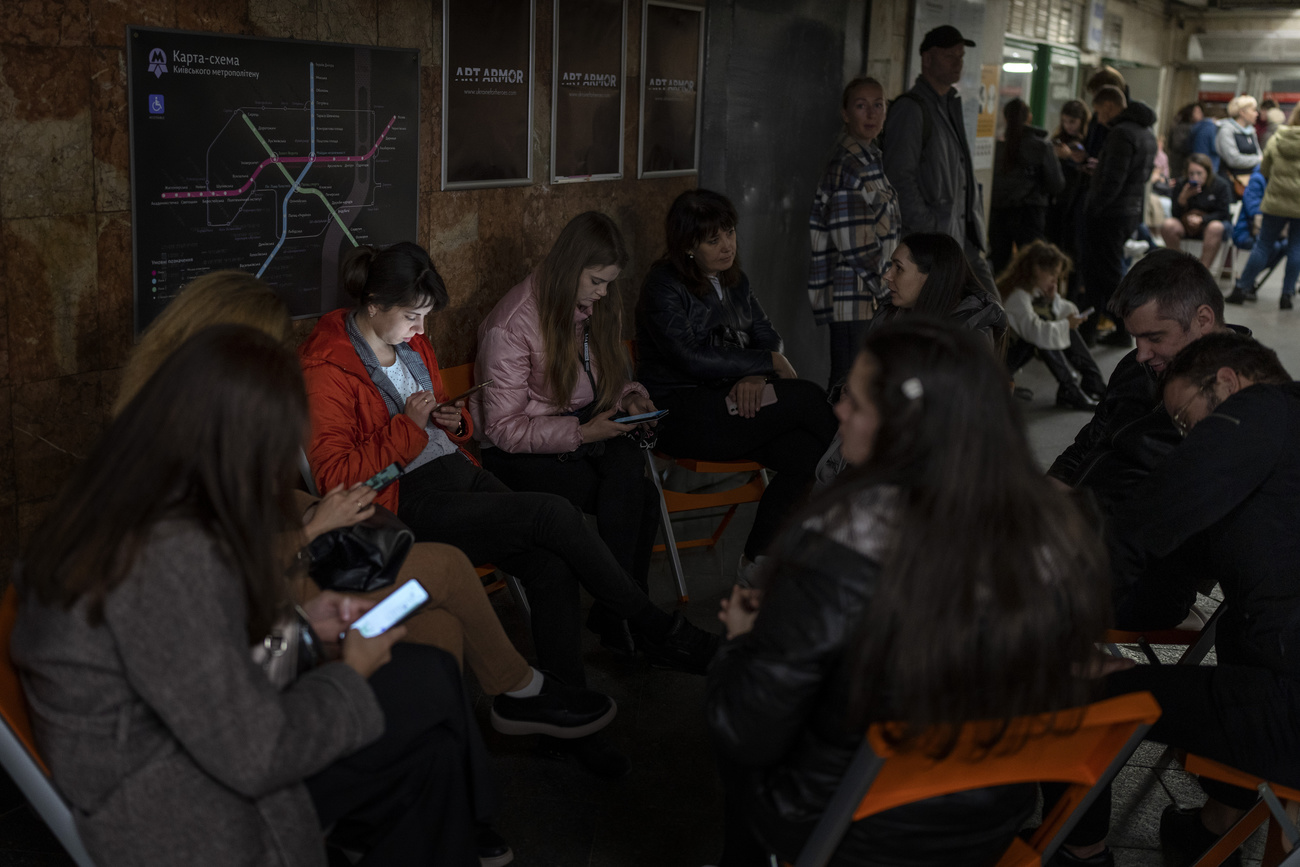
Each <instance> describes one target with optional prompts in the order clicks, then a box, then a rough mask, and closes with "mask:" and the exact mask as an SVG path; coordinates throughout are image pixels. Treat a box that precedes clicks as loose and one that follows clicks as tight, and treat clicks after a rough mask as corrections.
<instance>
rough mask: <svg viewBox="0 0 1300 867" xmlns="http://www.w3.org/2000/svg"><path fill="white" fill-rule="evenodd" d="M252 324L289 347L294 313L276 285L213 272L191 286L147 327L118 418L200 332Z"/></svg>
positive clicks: (128, 372)
mask: <svg viewBox="0 0 1300 867" xmlns="http://www.w3.org/2000/svg"><path fill="white" fill-rule="evenodd" d="M210 325H248V326H251V327H253V328H256V329H258V330H259V331H263V332H265V333H266V334H268V335H269V336H270V337H271V338H272V339H273V340H275V341H277V342H279V343H286V342H288V340H289V334H290V332H291V331H292V330H293V324H292V322H291V321H290V320H289V309H288V308H287V307H285V305H284V302H283V301H281V300H280V298H279V296H277V295H276V294H275V292H274V291H272V290H271V287H270V286H268V285H266V284H265V283H263V282H262V281H261V280H259V279H257V278H256V277H254V276H253V275H252V274H249V273H247V272H245V271H234V270H226V271H210V272H208V273H207V274H204V275H203V276H201V277H196V278H194V279H193V280H191V281H190V282H189V283H188V284H186V286H185V288H184V289H182V290H181V293H180V295H178V296H176V299H175V300H174V301H172V302H171V303H170V304H168V305H167V308H166V309H165V310H163V312H162V313H161V314H160V315H159V316H158V318H157V319H155V320H154V321H153V322H152V323H151V324H150V325H149V327H148V328H146V329H145V332H144V336H143V337H141V338H140V343H139V345H138V346H136V348H135V349H134V350H132V352H131V357H130V359H128V360H127V362H126V369H125V370H124V371H123V372H122V387H121V389H120V390H119V391H118V394H117V401H116V402H115V403H114V404H113V414H114V415H117V414H118V413H120V412H121V411H122V408H123V407H125V406H126V405H127V404H128V403H130V402H131V398H133V397H135V394H136V392H137V391H139V390H140V387H141V386H143V385H144V384H145V382H147V381H148V379H149V377H151V376H153V374H154V371H156V370H157V369H158V366H159V365H161V364H162V363H163V359H165V358H167V356H169V355H171V354H172V353H173V352H175V351H176V347H178V346H180V345H181V344H182V343H184V342H185V341H186V339H187V338H189V337H190V336H191V335H193V334H194V333H195V332H196V331H198V330H199V329H200V328H207V327H208V326H210Z"/></svg>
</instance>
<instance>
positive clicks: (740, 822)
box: [706, 317, 1109, 867]
mask: <svg viewBox="0 0 1300 867" xmlns="http://www.w3.org/2000/svg"><path fill="white" fill-rule="evenodd" d="M835 412H836V415H837V416H838V417H839V421H840V434H841V437H842V439H843V442H844V454H845V457H846V458H847V459H848V460H849V462H850V463H851V464H852V465H853V467H852V469H851V470H850V471H848V472H846V473H845V474H844V475H843V476H841V477H840V479H839V480H838V482H837V483H836V485H835V486H834V487H833V488H832V489H831V490H829V491H827V492H826V493H824V494H823V495H821V496H820V497H819V498H818V499H817V500H815V501H814V502H813V503H811V504H810V506H809V508H808V510H807V511H806V512H805V513H804V514H803V515H802V516H801V517H800V519H799V520H798V522H797V524H796V525H795V526H793V527H792V528H791V529H790V531H789V532H788V533H787V534H786V535H784V536H783V537H782V540H781V543H780V544H779V545H778V546H776V547H775V549H774V551H773V558H772V566H771V569H770V572H769V573H768V575H767V580H766V584H765V587H764V588H763V589H762V590H761V591H760V590H747V589H744V588H740V587H737V588H734V589H733V591H732V594H731V597H730V599H728V600H724V602H723V605H722V612H721V613H720V614H719V618H720V619H721V620H722V621H723V622H724V623H725V624H726V625H727V637H728V641H727V643H726V644H725V645H724V646H723V647H722V648H721V649H720V650H719V651H718V656H717V659H716V660H715V661H714V665H713V668H712V670H711V671H710V672H709V681H708V694H707V699H706V709H707V713H708V721H709V726H710V729H711V731H712V734H713V740H714V743H715V745H716V748H717V752H718V755H719V763H720V767H721V773H722V780H723V791H724V797H725V799H726V807H725V813H724V816H725V822H726V825H725V830H726V838H725V846H726V848H725V850H724V855H723V858H722V860H721V861H720V862H719V863H720V864H721V865H723V867H752V865H765V864H767V863H768V855H769V853H775V854H776V856H777V857H778V858H779V859H781V860H784V861H787V862H792V861H794V860H795V857H796V855H797V853H798V852H799V850H800V848H801V847H802V845H803V844H804V842H805V840H806V839H807V837H808V835H809V833H810V832H811V831H812V829H813V827H814V825H815V823H816V822H817V820H818V818H819V817H820V814H821V813H822V812H823V811H824V810H825V809H826V807H827V805H828V803H829V802H830V800H831V797H832V796H833V795H834V793H835V791H836V788H837V787H838V785H839V783H840V780H841V778H842V777H843V775H844V773H845V771H846V769H847V768H848V766H849V763H850V761H851V759H852V758H853V755H854V753H855V751H856V750H857V749H858V747H859V745H860V744H861V742H862V737H863V733H864V732H865V731H866V729H867V726H868V725H869V724H870V723H873V722H879V721H886V720H891V721H899V722H900V723H902V724H903V726H904V728H903V731H902V732H901V733H900V737H899V740H900V741H901V742H902V744H903V745H904V746H911V747H916V748H918V749H928V750H931V751H933V752H935V753H938V754H940V755H941V754H943V751H944V750H945V748H950V747H951V738H952V736H953V734H954V729H955V727H956V726H957V725H959V724H961V723H963V722H966V721H969V720H981V719H1008V718H1010V717H1013V716H1016V715H1020V714H1028V713H1036V712H1041V711H1047V710H1049V709H1059V708H1065V707H1070V706H1077V705H1081V704H1084V703H1086V702H1087V701H1088V700H1089V699H1090V694H1091V692H1092V689H1093V685H1091V684H1088V683H1086V682H1083V681H1081V680H1080V679H1078V678H1076V677H1072V676H1071V674H1070V672H1071V671H1078V670H1080V669H1081V668H1086V666H1087V663H1088V661H1089V660H1090V659H1092V657H1093V654H1094V653H1095V651H1094V649H1093V642H1094V641H1095V640H1096V638H1097V636H1098V635H1099V634H1100V633H1101V630H1103V629H1104V628H1105V624H1106V622H1107V620H1108V618H1109V605H1108V599H1107V591H1106V573H1105V559H1104V551H1103V548H1102V545H1101V542H1100V540H1099V539H1098V538H1097V537H1096V535H1095V534H1094V533H1092V532H1091V530H1090V529H1089V527H1088V524H1087V522H1086V521H1085V519H1084V518H1083V516H1082V515H1081V514H1080V513H1079V512H1078V510H1077V509H1076V507H1075V505H1074V504H1073V502H1072V501H1071V499H1070V498H1067V497H1062V496H1060V495H1059V494H1057V493H1056V492H1054V491H1052V490H1051V489H1050V487H1049V486H1048V485H1047V484H1046V483H1045V482H1044V480H1043V478H1042V475H1041V474H1040V473H1039V471H1038V470H1037V469H1036V468H1035V465H1034V459H1033V456H1032V454H1031V453H1030V449H1029V445H1028V440H1027V438H1026V436H1025V432H1024V428H1023V424H1022V423H1021V421H1020V420H1019V413H1018V412H1017V411H1016V410H1015V408H1014V406H1013V398H1012V396H1011V392H1010V390H1009V389H1008V388H1007V377H1006V370H1005V369H1004V368H1003V366H1002V364H1001V363H999V361H998V360H997V359H996V358H995V357H994V356H993V354H992V353H990V352H989V351H988V348H987V346H986V345H985V343H984V341H983V340H981V339H980V338H979V337H977V336H975V335H973V334H971V333H970V331H969V330H967V329H964V328H960V327H957V326H956V325H955V324H953V323H950V322H940V321H936V320H934V319H932V318H928V317H909V318H907V319H900V320H898V321H897V322H894V323H891V324H889V325H887V326H883V327H880V328H878V329H873V330H872V331H871V332H870V333H869V334H868V335H867V340H866V346H865V348H864V350H863V351H862V353H861V354H860V355H859V356H858V359H857V361H856V363H855V364H854V367H853V372H852V374H851V375H850V377H849V381H848V385H847V386H846V388H845V391H844V394H843V396H842V397H841V398H840V401H839V403H838V404H836V408H835ZM954 432H960V435H954ZM940 516H942V517H940ZM940 539H942V544H936V540H940ZM935 727H938V728H939V730H940V734H938V735H936V734H935ZM927 734H928V735H930V737H929V738H927V737H926V735H927ZM991 747H992V748H993V749H997V747H996V746H993V745H991ZM1034 806H1035V787H1034V786H1033V785H1017V786H1005V787H997V788H990V789H980V790H974V791H969V792H962V793H958V794H953V795H947V796H944V797H942V798H936V799H933V800H927V801H921V802H918V803H914V804H909V805H907V806H904V807H900V808H897V809H893V810H888V811H886V812H883V813H880V814H877V815H875V816H871V817H869V818H866V819H863V820H861V821H859V822H855V823H854V824H853V825H852V826H851V827H850V829H849V831H848V833H847V835H846V837H845V839H844V841H843V843H841V845H840V847H839V849H838V850H837V852H836V857H835V860H834V862H833V863H834V864H837V865H841V864H845V865H847V864H894V865H910V864H915V865H921V864H925V865H932V864H947V863H960V864H989V863H993V862H994V861H996V860H997V858H998V856H999V855H1001V854H1002V853H1003V852H1004V851H1005V850H1006V848H1007V845H1008V844H1009V842H1010V840H1011V838H1012V837H1014V836H1015V834H1016V832H1017V831H1019V830H1020V828H1021V826H1022V825H1023V823H1024V820H1025V818H1026V817H1027V816H1028V815H1029V814H1030V813H1031V812H1032V811H1033V809H1034Z"/></svg>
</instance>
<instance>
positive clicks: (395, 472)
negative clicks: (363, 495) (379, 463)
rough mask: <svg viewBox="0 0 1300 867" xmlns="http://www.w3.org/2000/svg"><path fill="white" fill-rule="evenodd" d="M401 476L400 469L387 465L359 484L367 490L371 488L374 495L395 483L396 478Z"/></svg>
mask: <svg viewBox="0 0 1300 867" xmlns="http://www.w3.org/2000/svg"><path fill="white" fill-rule="evenodd" d="M401 474H402V468H401V467H400V466H398V465H397V464H389V465H388V466H386V467H384V468H383V469H382V470H380V471H379V472H377V473H375V474H374V475H373V476H371V477H370V478H368V479H366V480H365V481H364V482H362V483H361V484H363V485H365V486H366V487H367V488H373V489H374V491H375V493H379V492H380V491H382V490H383V489H384V488H386V487H388V486H389V485H391V484H392V483H393V482H395V481H397V477H398V476H400V475H401Z"/></svg>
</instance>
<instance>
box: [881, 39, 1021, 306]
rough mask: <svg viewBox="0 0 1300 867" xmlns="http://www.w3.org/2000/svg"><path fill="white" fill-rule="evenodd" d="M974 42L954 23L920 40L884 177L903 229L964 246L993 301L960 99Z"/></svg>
mask: <svg viewBox="0 0 1300 867" xmlns="http://www.w3.org/2000/svg"><path fill="white" fill-rule="evenodd" d="M967 47H970V48H974V47H975V43H974V42H972V41H971V40H969V39H967V38H965V37H964V36H962V35H961V31H960V30H958V29H957V28H956V27H952V26H950V25H947V24H945V25H943V26H942V27H936V28H934V29H933V30H931V31H930V32H929V33H927V34H925V38H924V39H922V40H921V74H920V75H919V76H917V79H916V84H914V85H913V86H912V89H911V90H909V91H907V93H904V94H902V95H901V96H899V97H898V99H896V100H894V104H893V109H892V110H891V111H890V112H889V117H888V119H887V120H886V121H885V143H884V147H883V148H882V151H883V154H884V164H885V177H887V178H888V179H889V182H890V183H891V184H893V185H894V189H896V190H898V203H899V206H900V208H901V209H902V213H903V231H902V234H904V235H907V234H911V233H912V232H945V233H947V234H949V235H951V236H952V237H953V238H955V239H956V240H957V243H959V244H961V245H962V248H963V250H964V251H965V253H966V258H967V259H969V260H970V264H971V268H972V269H973V270H974V271H975V275H976V276H977V277H979V279H980V282H981V283H983V284H984V286H985V287H986V288H987V289H988V290H989V292H990V294H993V295H995V297H996V290H997V287H996V285H995V284H994V282H993V271H992V269H991V268H990V267H989V263H988V262H987V261H986V260H985V258H984V253H985V251H986V249H987V246H986V240H985V235H984V197H983V194H982V193H981V190H980V188H979V185H977V184H976V183H975V169H974V166H973V165H972V163H971V155H970V146H969V145H968V144H967V142H966V126H965V122H964V121H963V119H962V112H961V97H960V96H959V95H958V94H957V89H956V88H955V87H953V85H955V84H956V83H957V82H958V81H960V80H961V70H962V66H963V64H964V60H965V56H966V48H967Z"/></svg>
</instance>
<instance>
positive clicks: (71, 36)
mask: <svg viewBox="0 0 1300 867" xmlns="http://www.w3.org/2000/svg"><path fill="white" fill-rule="evenodd" d="M4 12H5V14H4V15H0V44H3V45H45V46H56V45H89V44H90V0H9V2H6V3H5V10H4Z"/></svg>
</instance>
